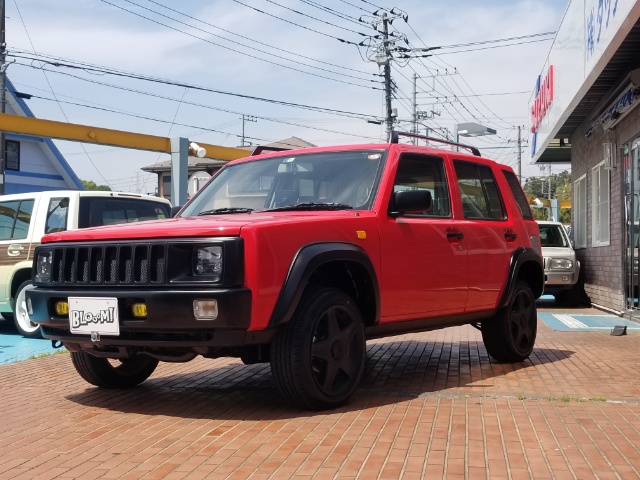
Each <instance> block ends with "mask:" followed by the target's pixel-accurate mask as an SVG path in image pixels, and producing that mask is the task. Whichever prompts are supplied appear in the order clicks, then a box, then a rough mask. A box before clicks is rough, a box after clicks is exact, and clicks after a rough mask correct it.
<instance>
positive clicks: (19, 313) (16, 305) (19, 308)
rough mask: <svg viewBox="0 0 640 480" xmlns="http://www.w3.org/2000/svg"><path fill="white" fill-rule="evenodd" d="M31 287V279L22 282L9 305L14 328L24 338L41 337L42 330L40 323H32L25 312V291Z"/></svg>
mask: <svg viewBox="0 0 640 480" xmlns="http://www.w3.org/2000/svg"><path fill="white" fill-rule="evenodd" d="M30 288H33V287H32V285H31V281H29V280H27V281H26V282H22V283H21V284H20V286H19V287H18V290H17V291H16V294H15V297H14V299H13V300H12V303H11V307H12V308H13V315H12V317H13V322H14V323H15V325H16V330H18V332H19V333H20V335H22V336H23V337H26V338H42V331H41V330H40V325H38V324H37V323H33V322H32V321H31V319H30V318H29V314H28V313H27V303H26V297H25V292H26V291H27V290H28V289H30Z"/></svg>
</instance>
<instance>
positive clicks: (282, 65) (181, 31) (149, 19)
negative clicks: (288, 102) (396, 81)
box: [100, 0, 377, 89]
mask: <svg viewBox="0 0 640 480" xmlns="http://www.w3.org/2000/svg"><path fill="white" fill-rule="evenodd" d="M100 1H101V2H103V3H106V4H107V5H111V6H112V7H115V8H117V9H119V10H122V11H124V12H127V13H130V14H131V15H135V16H136V17H140V18H143V19H145V20H148V21H150V22H152V23H155V24H157V25H161V26H163V27H166V28H169V29H171V30H173V31H176V32H179V33H182V34H183V35H187V36H189V37H192V38H196V39H198V40H201V41H203V42H206V43H209V44H211V45H215V46H217V47H220V48H224V49H225V50H230V51H232V52H235V53H238V54H240V55H244V56H247V57H250V58H253V59H255V60H260V61H262V62H266V63H269V64H271V65H276V66H278V67H282V68H287V69H289V70H293V71H296V72H300V73H304V74H306V75H312V76H314V77H319V78H324V79H325V80H331V81H334V82H340V83H344V84H347V85H353V86H356V87H364V88H372V89H376V88H377V87H373V86H368V85H360V84H357V83H353V82H347V81H345V80H339V79H337V78H331V77H327V76H325V75H320V74H317V73H313V72H307V71H305V70H300V69H299V68H295V67H292V66H289V65H284V64H282V63H278V62H273V61H271V60H267V59H265V58H260V57H258V56H256V55H252V54H250V53H246V52H242V51H240V50H237V49H235V48H232V47H228V46H225V45H221V44H220V43H217V42H214V41H212V40H209V39H207V38H202V37H199V36H197V35H194V34H192V33H189V32H185V31H184V30H180V29H179V28H175V27H172V26H171V25H168V24H166V23H162V22H160V21H158V20H154V19H152V18H149V17H146V16H144V15H142V14H140V13H137V12H134V11H132V10H129V9H127V8H124V7H121V6H120V5H116V4H115V3H111V2H109V1H108V0H100ZM124 1H126V2H128V3H131V4H132V5H136V6H138V7H140V8H143V9H145V10H148V11H151V12H154V13H156V14H157V15H160V16H162V17H165V18H170V19H171V20H173V21H175V22H177V23H180V24H183V25H187V26H189V27H192V26H191V25H189V24H187V23H185V22H182V21H180V20H177V19H174V18H172V17H168V16H167V15H164V14H162V13H159V12H156V11H155V10H151V9H149V8H147V7H144V6H142V5H139V4H137V3H135V2H133V1H131V0H124ZM192 28H194V29H196V30H199V31H202V32H205V33H207V34H209V35H214V36H217V35H215V34H213V33H211V32H206V31H204V30H202V29H199V28H196V27H192ZM305 66H307V67H311V68H316V69H319V70H324V71H329V72H331V73H333V74H335V75H342V76H346V77H352V78H357V77H353V76H351V75H347V74H344V73H339V72H332V71H330V70H326V69H324V68H321V67H315V66H313V65H306V64H305ZM359 80H363V79H359ZM364 81H370V82H375V80H367V79H364Z"/></svg>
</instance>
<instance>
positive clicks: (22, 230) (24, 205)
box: [11, 200, 34, 240]
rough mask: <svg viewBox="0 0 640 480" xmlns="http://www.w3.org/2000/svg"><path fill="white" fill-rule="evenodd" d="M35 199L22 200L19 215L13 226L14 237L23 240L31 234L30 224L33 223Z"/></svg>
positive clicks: (12, 236)
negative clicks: (32, 215)
mask: <svg viewBox="0 0 640 480" xmlns="http://www.w3.org/2000/svg"><path fill="white" fill-rule="evenodd" d="M33 203H34V201H33V200H22V201H21V202H20V207H19V208H18V215H17V217H16V221H15V223H14V226H13V234H12V235H11V238H12V239H16V240H22V239H24V238H27V235H28V234H29V224H30V223H31V213H32V212H33Z"/></svg>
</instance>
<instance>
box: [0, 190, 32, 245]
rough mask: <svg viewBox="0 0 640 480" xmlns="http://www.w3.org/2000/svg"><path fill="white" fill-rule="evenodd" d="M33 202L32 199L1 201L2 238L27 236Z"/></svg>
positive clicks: (0, 238)
mask: <svg viewBox="0 0 640 480" xmlns="http://www.w3.org/2000/svg"><path fill="white" fill-rule="evenodd" d="M33 203H34V201H33V200H32V199H30V200H15V201H12V202H0V240H22V239H25V238H27V234H28V233H29V224H30V223H31V214H32V212H33Z"/></svg>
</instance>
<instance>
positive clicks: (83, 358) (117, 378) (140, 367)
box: [71, 351, 158, 388]
mask: <svg viewBox="0 0 640 480" xmlns="http://www.w3.org/2000/svg"><path fill="white" fill-rule="evenodd" d="M112 361H113V360H112ZM71 362H73V366H74V367H75V369H76V371H77V372H78V373H79V374H80V376H81V377H82V378H84V379H85V380H86V381H87V382H89V383H90V384H92V385H95V386H96V387H102V388H131V387H135V386H136V385H139V384H141V383H142V382H144V381H145V380H146V379H147V378H149V376H150V375H151V374H152V373H153V371H154V370H155V369H156V367H157V366H158V360H156V359H155V358H152V357H149V356H147V355H136V356H134V357H131V358H124V359H120V360H116V361H115V362H120V364H119V365H115V366H114V365H112V364H111V363H110V361H109V360H108V359H106V358H100V357H95V356H93V355H91V354H89V353H87V352H83V351H80V352H71Z"/></svg>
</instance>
